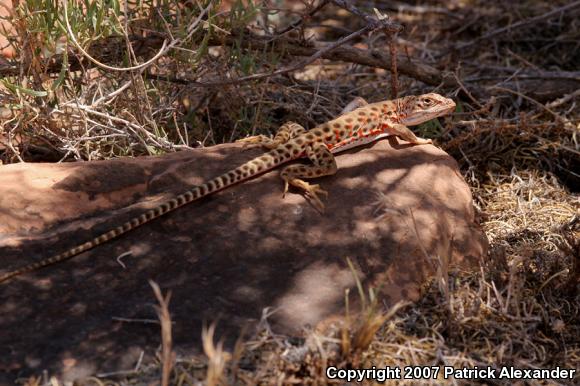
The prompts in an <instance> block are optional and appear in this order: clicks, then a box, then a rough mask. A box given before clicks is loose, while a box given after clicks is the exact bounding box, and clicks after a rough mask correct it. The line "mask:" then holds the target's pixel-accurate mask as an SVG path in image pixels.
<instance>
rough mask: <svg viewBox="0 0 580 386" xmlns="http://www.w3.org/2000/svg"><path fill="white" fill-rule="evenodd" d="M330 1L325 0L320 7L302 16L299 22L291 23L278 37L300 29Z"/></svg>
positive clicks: (319, 4)
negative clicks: (305, 21)
mask: <svg viewBox="0 0 580 386" xmlns="http://www.w3.org/2000/svg"><path fill="white" fill-rule="evenodd" d="M329 1H330V0H323V1H321V2H320V3H318V5H317V6H316V7H314V8H312V9H311V10H310V11H308V13H306V14H305V15H302V17H301V18H300V19H298V20H296V21H295V22H293V23H291V24H290V25H289V26H288V27H286V28H284V29H283V30H282V31H280V32H278V33H277V35H284V34H285V33H288V32H290V31H292V30H293V29H295V28H297V27H299V26H300V25H301V24H302V23H304V20H307V19H309V18H311V17H312V16H314V14H315V13H317V12H318V11H320V10H321V9H322V8H324V6H325V5H326V4H328V2H329Z"/></svg>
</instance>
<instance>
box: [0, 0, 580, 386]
mask: <svg viewBox="0 0 580 386" xmlns="http://www.w3.org/2000/svg"><path fill="white" fill-rule="evenodd" d="M41 3H43V6H44V8H43V9H45V10H46V11H43V12H34V11H35V9H34V8H33V5H32V4H33V2H29V1H24V2H20V3H19V4H20V5H19V8H17V9H15V10H14V19H12V23H13V25H14V30H13V31H14V32H15V33H14V35H15V36H14V37H13V38H11V40H10V44H11V45H12V46H13V48H14V51H15V52H16V53H17V54H16V57H15V60H13V61H6V63H4V61H2V62H0V74H2V76H3V79H2V86H1V88H0V122H1V123H2V126H1V128H0V159H1V160H2V162H3V163H12V162H19V161H59V160H74V159H84V160H94V159H103V158H110V157H117V156H138V155H143V154H159V153H161V152H166V151H174V150H178V149H180V148H183V147H196V146H208V145H212V144H215V143H221V142H229V141H232V140H234V139H237V138H239V137H242V136H245V135H247V134H250V133H251V134H254V133H272V132H273V131H275V129H276V128H277V127H278V126H279V125H280V124H282V123H283V122H285V121H286V120H294V121H297V122H300V123H302V124H304V125H305V126H307V127H312V126H314V125H315V124H316V123H318V122H323V121H325V120H328V119H329V118H331V117H333V116H335V115H336V114H337V113H338V112H339V111H340V110H341V109H342V107H343V106H344V105H346V104H347V103H348V102H349V101H350V100H351V99H353V98H354V97H357V96H362V97H364V98H365V99H367V100H370V101H375V100H381V99H385V97H389V96H393V95H397V94H401V95H405V94H415V93H419V92H423V91H432V90H436V91H438V92H441V93H444V94H446V95H451V96H453V97H454V99H455V100H456V101H457V102H458V106H459V107H458V111H457V112H456V114H454V115H453V117H451V118H450V119H447V120H446V121H445V122H444V124H441V123H440V122H430V123H429V124H425V125H423V126H421V127H420V128H419V131H420V134H421V136H423V137H428V138H433V139H435V140H436V142H437V144H438V145H439V146H441V147H442V148H443V149H445V150H446V151H448V152H449V153H450V154H452V155H453V156H454V157H455V159H457V160H458V162H459V164H460V166H461V169H462V171H463V173H464V176H465V178H466V180H467V181H468V183H469V184H470V185H471V187H472V189H473V194H474V198H475V203H476V206H477V207H478V212H479V216H480V220H481V223H482V226H483V227H484V229H485V231H486V233H487V235H488V237H489V240H490V243H491V252H490V255H489V258H488V260H487V261H486V262H482V265H481V269H480V271H479V272H476V273H473V274H465V273H452V272H451V273H450V272H447V271H446V270H445V269H443V270H440V277H437V278H434V279H433V282H432V283H431V284H430V285H428V286H426V288H425V295H424V297H423V298H422V300H421V301H420V302H418V303H417V304H406V305H400V307H396V308H395V309H394V310H393V311H391V312H389V313H388V314H385V311H384V310H382V309H381V307H377V299H371V298H369V299H368V302H367V308H366V314H365V315H363V316H362V317H360V318H359V319H355V318H351V319H352V320H351V323H350V324H349V325H342V326H340V325H338V326H335V328H334V329H333V328H331V329H330V330H329V331H330V332H327V333H326V334H321V333H320V332H317V331H309V332H307V333H306V334H305V336H306V337H305V338H300V339H298V338H294V337H283V336H278V335H274V334H272V333H271V332H270V330H269V328H268V325H267V319H265V320H264V321H263V323H262V327H263V328H262V330H261V331H259V332H257V333H256V334H254V335H251V336H252V337H251V338H248V339H247V340H245V341H243V342H239V344H238V345H237V346H236V349H235V350H233V352H230V353H228V352H226V350H225V349H224V348H223V347H222V346H221V345H220V344H219V343H217V342H215V341H214V340H215V337H214V334H213V332H214V328H213V327H211V326H210V327H208V328H207V329H206V330H205V334H204V337H203V340H204V345H203V348H204V351H205V353H206V357H205V358H201V357H200V358H180V357H177V358H173V356H172V353H171V336H170V330H171V329H170V326H171V324H170V321H169V320H167V318H169V314H168V313H167V305H166V304H165V305H164V303H163V302H164V299H163V297H162V296H161V293H160V292H159V290H157V291H156V294H157V298H158V299H159V301H160V303H161V304H162V305H161V308H160V315H162V317H161V318H162V320H163V318H165V321H164V322H162V325H163V326H164V331H163V334H164V335H163V336H164V340H163V341H164V342H165V344H164V346H163V349H162V350H161V353H162V354H160V356H159V358H160V364H159V366H157V364H155V363H154V364H149V365H147V366H142V367H140V368H138V369H136V371H134V372H132V373H131V374H129V375H127V374H123V375H116V376H111V377H104V378H100V379H97V378H95V379H93V380H90V381H87V382H88V383H87V384H92V383H94V384H113V383H121V384H123V383H131V382H137V383H139V382H145V381H146V380H150V379H157V380H160V379H162V376H161V374H163V379H164V381H163V384H166V382H168V381H167V380H168V379H170V381H169V383H170V384H180V385H193V384H198V382H204V383H205V384H207V385H218V384H248V385H252V384H260V383H262V384H325V383H332V381H331V380H329V379H328V378H327V377H326V374H325V369H326V368H327V367H328V366H337V367H339V368H363V367H364V368H370V367H372V366H376V367H377V368H379V367H384V366H391V367H395V366H400V367H403V366H410V365H424V366H437V367H439V366H454V367H456V368H459V367H464V366H465V367H475V366H487V365H490V366H494V367H497V368H499V367H502V366H515V367H518V368H555V367H557V366H559V367H560V368H571V369H580V340H579V337H580V298H579V296H580V291H579V288H578V285H579V279H580V250H579V248H580V242H579V240H580V220H579V218H580V217H579V216H580V200H579V197H578V191H579V189H580V188H579V182H580V175H579V173H580V146H579V144H578V141H579V132H580V120H579V117H580V114H579V113H580V109H578V102H579V100H578V99H579V97H580V93H579V92H578V90H579V89H580V72H579V71H578V63H579V62H580V56H579V55H580V47H578V46H579V44H580V43H579V42H580V28H579V27H580V26H579V23H580V17H579V15H580V2H578V1H573V2H566V1H556V2H553V1H536V0H528V1H523V2H517V3H514V2H502V1H480V0H474V1H466V2H459V1H449V2H435V1H422V2H391V1H361V2H347V1H313V2H308V1H304V2H298V1H286V2H271V1H265V2H251V1H244V2H241V1H231V2H227V3H226V2H224V4H221V6H220V5H219V4H218V3H219V2H217V1H213V2H212V1H199V2H195V1H194V2H169V3H164V4H163V5H162V6H159V7H157V8H153V7H151V3H149V2H140V3H135V4H133V3H131V2H130V3H129V5H130V6H129V7H128V8H126V9H124V7H123V4H122V3H116V2H112V3H111V4H110V6H109V7H102V6H101V5H102V4H103V3H101V2H88V3H86V5H85V7H87V8H85V9H83V8H82V7H74V8H72V7H71V8H69V9H68V18H69V20H68V22H67V21H66V19H65V18H64V12H63V9H61V8H59V7H57V6H56V4H57V2H54V1H42V2H41ZM354 3H356V7H357V8H353V7H352V4H354ZM91 4H94V8H91V7H92V5H91ZM373 7H374V8H376V9H377V10H379V13H380V14H387V15H389V16H390V17H391V18H390V19H388V20H386V21H384V22H383V24H380V23H381V22H380V21H377V20H379V19H377V15H376V14H375V13H374V12H373V10H372V9H373ZM83 14H84V15H87V14H88V15H89V16H90V17H83ZM57 16H58V17H57ZM57 20H60V22H57ZM67 23H68V25H67ZM377 23H378V24H377ZM399 26H401V27H402V26H404V27H405V28H404V30H401V31H399ZM370 31H373V33H372V34H369V32H370ZM71 32H72V33H71ZM24 36H25V37H26V38H23V37H24ZM72 36H75V39H76V42H75V41H74V40H73V39H72ZM345 37H348V38H346V39H345ZM89 56H90V57H91V58H92V59H89ZM151 58H155V59H156V60H151ZM442 266H445V265H444V264H442ZM445 277H448V278H447V280H445V279H444V278H445ZM442 283H443V284H444V285H443V287H442V285H441V284H442ZM366 292H367V289H363V290H362V291H361V294H360V296H365V295H364V294H365V293H366ZM367 296H368V295H367ZM167 300H168V299H167ZM168 331H169V336H168V335H167V334H168ZM331 332H333V333H331ZM167 342H169V343H167ZM168 361H170V362H172V363H168ZM170 369H172V371H171V374H170V375H169V371H170ZM49 381H50V379H41V378H40V377H39V378H34V379H33V378H31V379H29V380H28V384H29V385H34V384H44V383H46V382H49ZM577 381H578V375H577V376H576V379H575V380H558V381H551V380H542V381H533V382H530V383H531V384H546V385H547V384H563V385H572V384H576V383H577ZM55 382H56V383H58V381H57V380H53V384H56V383H55ZM91 382H92V383H91ZM336 383H337V384H340V383H341V382H336ZM395 383H396V384H417V383H418V382H417V381H413V380H406V381H404V382H401V381H393V384H395ZM458 383H459V384H461V383H462V381H458ZM465 383H466V384H471V382H469V381H466V382H465ZM511 383H512V382H510V381H506V382H503V381H497V382H495V383H493V384H511ZM420 384H452V381H451V380H443V378H442V374H439V377H438V379H431V380H425V381H424V382H420Z"/></svg>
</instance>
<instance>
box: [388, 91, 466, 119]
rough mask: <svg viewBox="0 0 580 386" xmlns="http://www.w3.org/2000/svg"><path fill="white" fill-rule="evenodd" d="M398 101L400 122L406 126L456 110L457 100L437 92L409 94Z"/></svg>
mask: <svg viewBox="0 0 580 386" xmlns="http://www.w3.org/2000/svg"><path fill="white" fill-rule="evenodd" d="M397 102H398V103H397V107H398V110H399V116H400V117H401V118H400V120H399V123H401V124H403V125H405V126H413V125H418V124H420V123H423V122H427V121H429V120H431V119H433V118H437V117H441V116H443V115H447V114H449V113H451V112H452V111H453V110H455V102H453V101H452V100H451V99H449V98H445V97H443V96H441V95H439V94H435V93H429V94H423V95H419V96H407V97H404V98H401V99H398V100H397Z"/></svg>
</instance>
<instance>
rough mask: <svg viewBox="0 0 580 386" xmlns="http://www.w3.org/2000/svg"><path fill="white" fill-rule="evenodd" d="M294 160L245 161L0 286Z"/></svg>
mask: <svg viewBox="0 0 580 386" xmlns="http://www.w3.org/2000/svg"><path fill="white" fill-rule="evenodd" d="M293 158H294V157H292V156H291V155H290V154H289V153H288V152H286V153H281V152H280V151H277V150H276V149H274V150H271V151H269V152H268V153H266V154H264V155H263V156H260V157H258V158H254V159H253V160H251V161H248V162H246V163H245V164H243V165H241V166H239V167H237V168H235V169H232V170H230V171H229V172H227V173H224V174H222V175H221V176H219V177H216V178H214V179H212V180H209V181H208V182H206V183H204V184H202V185H198V186H196V187H194V188H192V189H191V190H188V191H186V192H184V193H182V194H180V195H178V196H176V197H174V198H172V199H170V200H168V201H165V202H164V203H162V204H160V205H159V206H157V207H156V208H153V209H149V210H148V211H146V212H144V213H142V214H141V215H139V216H137V217H134V218H132V219H131V220H129V221H127V222H125V223H124V224H123V225H119V226H118V227H116V228H114V229H111V230H109V231H107V232H105V233H102V234H101V235H99V236H97V237H95V238H94V239H92V240H90V241H87V242H85V243H83V244H79V245H77V246H75V247H73V248H71V249H69V250H67V251H65V252H63V253H61V254H58V255H56V256H52V257H49V258H46V259H44V260H41V261H38V262H36V263H32V264H29V265H26V266H24V267H22V268H19V269H16V270H14V271H10V272H7V273H5V274H3V275H0V283H2V282H5V281H7V280H9V279H11V278H13V277H15V276H19V275H22V274H25V273H28V272H32V271H36V270H37V269H40V268H44V267H46V266H49V265H52V264H56V263H60V262H62V261H65V260H68V259H71V258H73V257H75V256H76V255H78V254H80V253H83V252H85V251H88V250H89V249H92V248H94V247H96V246H98V245H101V244H103V243H105V242H107V241H109V240H112V239H114V238H117V237H119V236H121V235H123V234H125V233H127V232H129V231H132V230H133V229H135V228H137V227H139V226H141V225H143V224H146V223H148V222H150V221H152V220H155V219H156V218H158V217H161V216H163V215H164V214H166V213H169V212H171V211H173V210H175V209H177V208H179V207H182V206H184V205H187V204H189V203H191V202H193V201H196V200H199V199H200V198H202V197H205V196H208V195H210V194H212V193H215V192H218V191H220V190H222V189H225V188H227V187H228V186H231V185H234V184H237V183H239V182H242V181H244V180H248V179H250V178H252V177H254V176H257V175H259V174H262V173H265V172H266V171H268V170H270V169H273V168H275V167H276V166H278V165H280V164H282V163H285V162H288V161H290V160H291V159H293Z"/></svg>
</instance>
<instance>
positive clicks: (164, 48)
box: [63, 0, 213, 72]
mask: <svg viewBox="0 0 580 386" xmlns="http://www.w3.org/2000/svg"><path fill="white" fill-rule="evenodd" d="M63 3H64V20H65V23H66V30H67V33H68V36H69V37H70V39H71V41H72V43H73V44H74V46H75V47H76V48H77V49H78V50H79V51H80V52H81V53H82V54H83V55H84V56H85V57H86V58H87V59H88V60H90V61H91V62H93V63H94V64H95V65H97V66H99V67H101V68H104V69H106V70H110V71H121V72H124V71H133V70H139V69H142V68H145V67H148V66H150V65H151V64H152V63H154V62H155V61H156V60H157V59H159V58H160V57H161V56H163V55H165V54H166V53H167V52H168V51H169V50H170V49H172V48H173V47H175V46H177V45H178V44H180V43H182V42H183V41H184V40H187V39H189V38H190V37H191V35H193V33H194V32H195V29H196V27H197V26H198V25H199V23H200V22H201V20H202V19H203V17H204V16H205V14H206V13H207V12H208V11H209V9H210V8H211V7H212V5H213V3H212V2H210V3H209V5H208V6H207V7H206V8H205V9H203V10H202V11H201V13H200V14H199V16H198V17H197V19H195V21H194V22H193V23H191V24H190V25H189V26H188V27H187V31H188V35H187V36H186V37H185V38H184V39H175V40H173V41H171V43H169V44H168V43H167V39H164V40H163V45H162V46H161V48H160V49H159V52H157V54H155V56H153V57H152V58H151V59H149V60H148V61H146V62H145V63H142V64H139V65H136V66H131V67H113V66H109V65H107V64H105V63H102V62H100V61H98V60H97V59H95V58H93V57H92V56H91V55H90V54H89V53H88V52H87V51H85V49H84V48H82V47H81V45H80V44H79V43H78V41H77V39H76V37H75V35H74V32H73V31H72V28H71V26H70V22H69V19H68V6H67V0H64V1H63Z"/></svg>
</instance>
